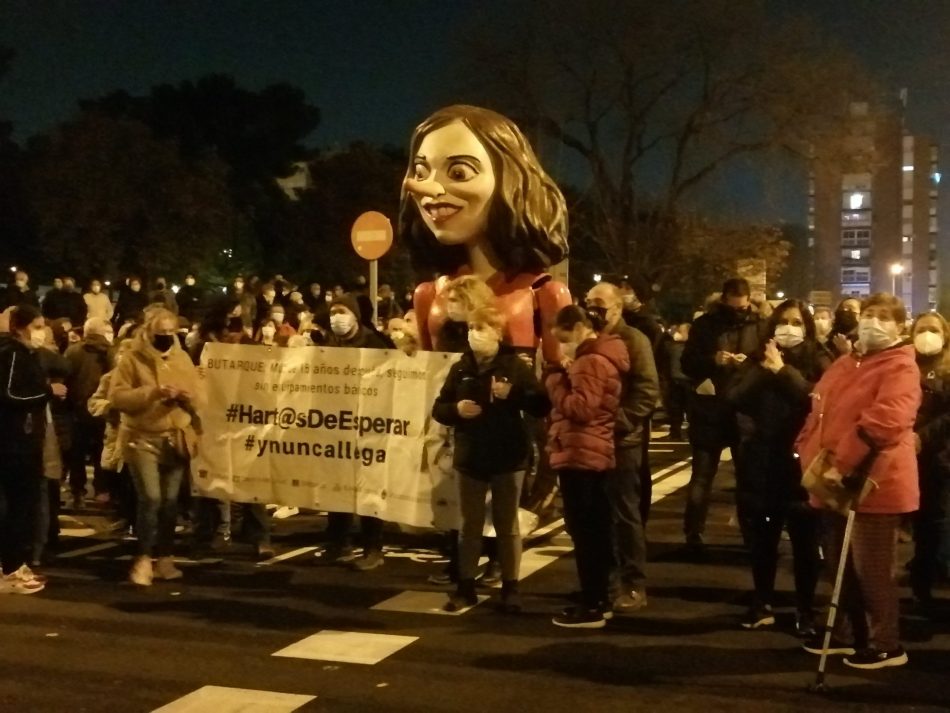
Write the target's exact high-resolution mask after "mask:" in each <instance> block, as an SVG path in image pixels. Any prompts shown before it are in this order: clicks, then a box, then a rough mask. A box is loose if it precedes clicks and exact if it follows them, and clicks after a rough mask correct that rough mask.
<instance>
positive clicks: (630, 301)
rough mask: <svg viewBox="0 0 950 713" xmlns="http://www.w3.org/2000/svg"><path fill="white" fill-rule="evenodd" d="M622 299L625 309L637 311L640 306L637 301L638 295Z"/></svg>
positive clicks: (626, 296) (625, 296)
mask: <svg viewBox="0 0 950 713" xmlns="http://www.w3.org/2000/svg"><path fill="white" fill-rule="evenodd" d="M622 299H623V306H624V307H628V308H630V309H635V308H636V307H638V306H639V305H640V303H639V301H638V300H637V296H636V295H624V296H623V298H622Z"/></svg>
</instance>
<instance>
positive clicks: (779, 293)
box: [775, 292, 785, 300]
mask: <svg viewBox="0 0 950 713" xmlns="http://www.w3.org/2000/svg"><path fill="white" fill-rule="evenodd" d="M775 296H776V297H778V298H779V299H780V300H784V299H785V293H784V292H776V293H775Z"/></svg>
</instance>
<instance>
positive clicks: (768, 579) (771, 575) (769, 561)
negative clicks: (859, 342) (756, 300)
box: [727, 300, 832, 638]
mask: <svg viewBox="0 0 950 713" xmlns="http://www.w3.org/2000/svg"><path fill="white" fill-rule="evenodd" d="M831 362H832V358H831V355H830V354H829V353H828V352H827V350H826V349H825V348H824V347H823V346H822V345H821V344H820V343H819V342H818V339H817V334H816V331H815V324H814V320H813V319H812V316H811V313H810V312H809V310H808V307H807V305H805V304H804V303H802V302H800V301H799V300H787V301H785V302H783V303H782V304H781V305H779V306H778V307H777V308H776V309H775V312H774V313H773V314H772V317H771V318H770V319H769V322H768V332H767V335H766V341H765V342H764V344H763V346H762V349H761V351H759V352H758V353H757V354H755V355H754V356H753V357H752V358H750V359H749V360H747V361H746V362H745V363H744V364H742V365H741V366H740V367H739V370H738V374H737V376H736V380H735V381H734V383H733V385H732V386H731V387H730V388H729V391H728V392H727V398H728V399H729V401H730V403H731V404H732V405H733V406H734V407H735V409H736V411H737V413H738V424H739V435H740V440H739V454H740V457H739V458H738V459H737V460H736V506H737V513H738V517H739V524H740V526H741V528H742V534H743V539H744V540H745V544H746V547H747V548H748V550H749V555H750V559H751V564H752V580H753V584H754V596H753V601H752V604H751V606H750V608H749V611H748V613H747V615H746V616H745V617H744V618H743V619H742V622H741V625H742V627H743V628H745V629H750V630H751V629H759V628H762V627H772V626H774V625H775V614H774V612H773V610H772V606H773V604H774V603H775V576H776V572H777V566H778V559H779V541H780V540H781V535H782V531H783V529H785V528H787V529H788V533H789V537H790V539H791V543H792V552H793V556H794V574H795V597H796V607H797V612H798V613H797V616H796V620H795V627H796V632H797V634H798V635H799V636H802V637H804V638H808V637H811V636H814V635H815V632H816V629H815V612H814V600H815V588H816V586H817V584H818V576H819V572H820V556H819V549H818V544H819V543H818V514H817V511H815V510H813V509H812V508H811V507H810V506H809V505H808V502H807V493H806V492H805V490H804V489H803V488H802V487H801V466H800V464H799V461H798V459H797V457H796V454H795V447H794V446H795V439H796V437H797V436H798V433H799V432H800V431H801V428H802V426H803V425H804V423H805V418H806V417H807V416H808V413H809V411H810V410H811V392H812V390H813V389H814V386H815V384H816V383H817V382H818V380H819V379H820V378H821V376H822V374H823V373H824V372H825V370H826V369H827V368H828V367H829V366H830V365H831Z"/></svg>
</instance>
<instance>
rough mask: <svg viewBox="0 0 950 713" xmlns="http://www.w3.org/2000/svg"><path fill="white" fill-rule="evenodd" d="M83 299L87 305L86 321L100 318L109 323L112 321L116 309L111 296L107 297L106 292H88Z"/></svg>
mask: <svg viewBox="0 0 950 713" xmlns="http://www.w3.org/2000/svg"><path fill="white" fill-rule="evenodd" d="M82 298H83V301H85V303H86V319H92V318H93V317H98V318H99V319H104V320H105V321H107V322H109V321H111V320H112V315H113V313H114V312H115V309H114V308H113V306H112V302H111V300H110V299H109V295H107V294H106V293H105V292H100V293H99V294H96V293H95V292H87V293H86V294H84V295H83V296H82Z"/></svg>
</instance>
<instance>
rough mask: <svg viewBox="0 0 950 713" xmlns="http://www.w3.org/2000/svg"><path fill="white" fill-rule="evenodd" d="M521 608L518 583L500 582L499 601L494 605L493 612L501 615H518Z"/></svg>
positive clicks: (522, 605)
mask: <svg viewBox="0 0 950 713" xmlns="http://www.w3.org/2000/svg"><path fill="white" fill-rule="evenodd" d="M523 608H524V604H523V602H522V601H521V595H520V594H519V593H518V582H517V581H513V582H502V583H501V599H500V600H499V601H498V603H497V604H496V605H495V610H496V611H498V612H500V613H501V614H520V613H521V610H522V609H523Z"/></svg>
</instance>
